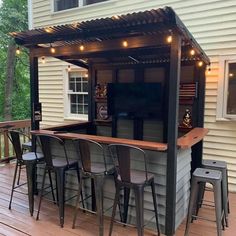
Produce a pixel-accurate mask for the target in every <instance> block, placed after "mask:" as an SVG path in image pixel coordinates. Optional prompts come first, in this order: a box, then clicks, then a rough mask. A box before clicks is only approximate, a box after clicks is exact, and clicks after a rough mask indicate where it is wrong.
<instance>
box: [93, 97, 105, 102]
mask: <svg viewBox="0 0 236 236" xmlns="http://www.w3.org/2000/svg"><path fill="white" fill-rule="evenodd" d="M95 102H107V98H106V97H95Z"/></svg>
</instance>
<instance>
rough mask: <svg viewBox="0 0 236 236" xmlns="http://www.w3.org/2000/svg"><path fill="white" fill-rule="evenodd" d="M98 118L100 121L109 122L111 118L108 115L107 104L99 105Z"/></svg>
mask: <svg viewBox="0 0 236 236" xmlns="http://www.w3.org/2000/svg"><path fill="white" fill-rule="evenodd" d="M97 118H98V119H99V120H107V119H108V118H109V116H108V115H107V104H105V103H101V104H98V105H97Z"/></svg>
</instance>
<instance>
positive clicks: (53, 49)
mask: <svg viewBox="0 0 236 236" xmlns="http://www.w3.org/2000/svg"><path fill="white" fill-rule="evenodd" d="M50 52H51V53H55V52H56V49H55V48H54V47H53V46H52V45H51V46H50Z"/></svg>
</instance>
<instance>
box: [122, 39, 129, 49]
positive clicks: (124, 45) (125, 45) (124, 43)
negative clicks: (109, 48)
mask: <svg viewBox="0 0 236 236" xmlns="http://www.w3.org/2000/svg"><path fill="white" fill-rule="evenodd" d="M122 45H123V47H125V48H127V47H128V42H127V41H126V40H124V41H123V42H122Z"/></svg>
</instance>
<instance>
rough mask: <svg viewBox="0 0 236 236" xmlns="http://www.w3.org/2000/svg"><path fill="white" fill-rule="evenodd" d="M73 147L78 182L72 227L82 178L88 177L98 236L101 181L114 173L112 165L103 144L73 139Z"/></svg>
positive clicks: (101, 193)
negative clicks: (93, 199)
mask: <svg viewBox="0 0 236 236" xmlns="http://www.w3.org/2000/svg"><path fill="white" fill-rule="evenodd" d="M74 144H75V148H76V150H77V152H78V158H79V164H80V172H79V173H80V183H79V188H78V195H77V203H76V207H75V211H74V219H73V224H72V228H73V229H74V228H75V223H76V218H77V214H78V209H79V202H80V193H81V190H82V186H83V182H84V178H90V179H92V180H93V183H94V190H95V201H96V210H97V219H98V225H99V234H98V235H99V236H103V235H104V225H103V224H104V216H103V211H104V209H103V183H104V179H105V178H106V176H107V175H114V166H113V165H111V164H109V163H107V161H106V155H105V150H104V148H103V146H102V145H101V144H99V143H97V142H95V141H93V140H89V139H75V140H74Z"/></svg>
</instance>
